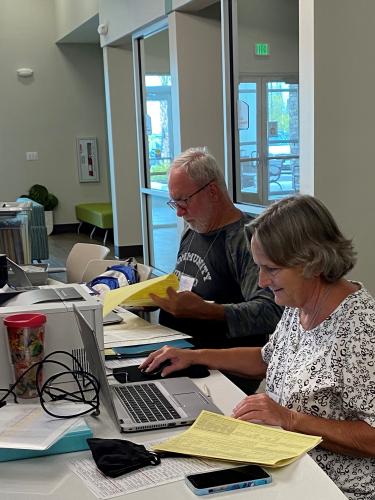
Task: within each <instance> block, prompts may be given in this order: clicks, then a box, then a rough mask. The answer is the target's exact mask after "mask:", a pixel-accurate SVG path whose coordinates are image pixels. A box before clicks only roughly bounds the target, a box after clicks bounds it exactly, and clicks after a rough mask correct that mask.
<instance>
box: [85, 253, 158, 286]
mask: <svg viewBox="0 0 375 500" xmlns="http://www.w3.org/2000/svg"><path fill="white" fill-rule="evenodd" d="M122 264H123V265H127V264H126V262H124V261H121V260H103V259H93V260H90V262H88V263H87V266H86V269H85V270H84V272H83V276H82V281H83V282H84V283H87V282H88V281H91V280H92V279H94V278H96V277H97V276H100V275H101V274H103V273H104V272H105V271H106V270H107V268H108V267H111V266H121V265H122ZM137 272H138V275H139V281H146V280H148V279H149V277H150V276H151V272H152V269H151V267H149V266H146V265H145V264H140V263H139V262H137Z"/></svg>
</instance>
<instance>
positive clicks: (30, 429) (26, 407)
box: [0, 403, 82, 450]
mask: <svg viewBox="0 0 375 500" xmlns="http://www.w3.org/2000/svg"><path fill="white" fill-rule="evenodd" d="M64 408H65V410H66V411H65V410H64ZM73 408H74V409H73ZM55 411H56V407H55ZM79 411H82V405H78V407H77V406H75V405H74V404H67V405H64V407H63V405H62V404H60V405H59V414H60V415H69V414H73V413H78V412H79ZM79 419H80V417H77V418H69V419H64V418H55V417H51V416H50V415H47V413H45V411H44V410H43V409H42V407H41V406H40V404H11V403H8V404H7V405H6V406H4V407H3V408H1V409H0V448H21V449H24V450H46V449H47V448H49V447H50V446H51V445H52V444H53V443H54V442H56V441H57V440H58V439H59V437H61V436H62V435H63V434H64V432H65V431H66V430H67V429H69V427H71V426H72V425H73V424H75V423H76V422H77V421H78V420H79Z"/></svg>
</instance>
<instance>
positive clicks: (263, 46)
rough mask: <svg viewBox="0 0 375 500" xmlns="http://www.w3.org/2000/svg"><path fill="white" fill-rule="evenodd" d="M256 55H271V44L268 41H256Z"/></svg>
mask: <svg viewBox="0 0 375 500" xmlns="http://www.w3.org/2000/svg"><path fill="white" fill-rule="evenodd" d="M255 55H256V56H269V55H270V46H269V44H268V43H263V42H262V43H256V44H255Z"/></svg>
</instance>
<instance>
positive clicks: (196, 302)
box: [150, 287, 224, 320]
mask: <svg viewBox="0 0 375 500" xmlns="http://www.w3.org/2000/svg"><path fill="white" fill-rule="evenodd" d="M167 295H168V297H166V298H162V297H159V296H158V295H155V294H154V293H150V298H151V299H152V300H153V301H154V302H155V304H157V305H158V306H159V307H160V308H161V309H164V311H167V312H169V313H170V314H172V315H173V316H175V317H176V318H196V319H219V320H223V319H224V307H223V306H222V305H221V304H211V303H208V302H206V301H205V300H203V299H202V298H201V297H199V295H197V294H195V293H193V292H187V291H185V292H178V293H177V292H176V291H175V290H173V288H171V287H169V288H168V289H167Z"/></svg>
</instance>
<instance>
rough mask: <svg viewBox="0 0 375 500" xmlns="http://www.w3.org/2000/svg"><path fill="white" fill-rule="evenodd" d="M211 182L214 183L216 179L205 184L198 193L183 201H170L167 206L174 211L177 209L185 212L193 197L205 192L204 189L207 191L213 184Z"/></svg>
mask: <svg viewBox="0 0 375 500" xmlns="http://www.w3.org/2000/svg"><path fill="white" fill-rule="evenodd" d="M211 182H214V179H211V180H210V181H209V182H207V184H205V185H204V186H202V187H201V188H199V189H198V190H197V191H194V193H192V194H191V195H190V196H187V197H186V198H183V199H182V200H169V201H167V205H168V206H169V207H170V208H171V209H172V210H176V209H177V208H182V209H183V210H185V209H186V208H187V207H188V205H189V201H190V200H191V199H192V197H193V196H195V195H196V194H198V193H200V192H201V191H203V189H205V188H206V187H207V186H209V185H210V184H211Z"/></svg>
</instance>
